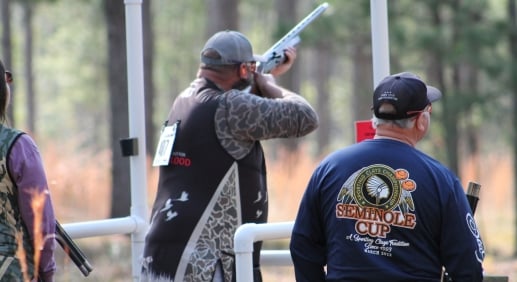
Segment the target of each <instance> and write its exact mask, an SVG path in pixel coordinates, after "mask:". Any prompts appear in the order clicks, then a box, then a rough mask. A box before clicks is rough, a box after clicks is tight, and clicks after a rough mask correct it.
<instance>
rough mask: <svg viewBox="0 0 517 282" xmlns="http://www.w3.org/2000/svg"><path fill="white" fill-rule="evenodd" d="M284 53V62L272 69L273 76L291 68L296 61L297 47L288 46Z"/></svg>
mask: <svg viewBox="0 0 517 282" xmlns="http://www.w3.org/2000/svg"><path fill="white" fill-rule="evenodd" d="M284 55H285V60H284V62H283V63H281V64H279V65H278V66H276V67H275V68H274V69H272V70H271V74H272V75H273V76H280V75H282V74H284V73H285V72H287V71H288V70H289V69H290V68H291V66H292V65H293V63H294V61H295V60H296V48H295V47H288V48H287V49H286V50H285V52H284Z"/></svg>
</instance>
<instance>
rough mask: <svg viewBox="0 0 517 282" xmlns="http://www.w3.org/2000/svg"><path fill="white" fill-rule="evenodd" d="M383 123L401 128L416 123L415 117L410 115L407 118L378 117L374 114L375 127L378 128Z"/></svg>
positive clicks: (373, 122) (373, 123) (373, 124)
mask: <svg viewBox="0 0 517 282" xmlns="http://www.w3.org/2000/svg"><path fill="white" fill-rule="evenodd" d="M383 124H392V125H396V126H398V127H400V128H411V127H413V126H414V125H415V119H414V118H412V117H410V118H406V119H394V120H391V119H382V118H378V117H376V116H375V115H373V116H372V126H373V128H377V127H378V126H379V125H383Z"/></svg>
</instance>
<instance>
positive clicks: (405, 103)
mask: <svg viewBox="0 0 517 282" xmlns="http://www.w3.org/2000/svg"><path fill="white" fill-rule="evenodd" d="M441 97H442V93H441V92H440V90H438V89H437V88H435V87H433V86H429V85H426V84H425V82H423V81H422V80H421V79H420V77H418V76H417V75H415V74H413V73H410V72H402V73H398V74H394V75H390V76H387V77H386V78H384V79H383V80H382V81H381V82H380V83H379V85H378V86H377V87H376V88H375V90H374V92H373V112H374V114H375V116H376V117H377V118H381V119H388V120H397V119H406V118H410V117H413V116H415V115H417V114H418V113H419V112H420V111H422V110H424V109H425V107H426V106H427V105H429V104H430V103H432V102H434V101H437V100H438V99H440V98H441ZM384 103H389V104H391V105H393V107H395V110H396V112H395V113H380V112H379V109H380V107H381V105H382V104H384Z"/></svg>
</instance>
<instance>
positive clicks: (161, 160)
mask: <svg viewBox="0 0 517 282" xmlns="http://www.w3.org/2000/svg"><path fill="white" fill-rule="evenodd" d="M179 123H180V122H179V121H177V122H175V123H174V124H173V125H169V126H166V127H164V128H163V130H162V133H161V135H160V141H159V142H158V147H157V148H156V154H155V155H154V160H153V166H162V165H168V164H169V161H170V158H171V153H172V148H173V147H174V141H175V140H176V131H177V130H178V125H179Z"/></svg>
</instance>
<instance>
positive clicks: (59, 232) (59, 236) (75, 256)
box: [56, 220, 93, 277]
mask: <svg viewBox="0 0 517 282" xmlns="http://www.w3.org/2000/svg"><path fill="white" fill-rule="evenodd" d="M56 241H57V242H58V243H59V245H61V248H63V251H65V253H66V254H67V255H68V256H69V257H70V259H72V261H73V262H74V263H75V265H76V266H77V268H79V270H80V271H81V272H82V274H83V275H84V277H86V276H88V275H89V274H90V272H91V271H92V270H93V267H92V266H91V264H90V263H89V262H88V259H87V258H86V256H85V255H84V253H83V252H82V251H81V249H79V247H78V246H77V245H76V244H75V242H74V241H73V240H72V238H70V236H69V235H68V233H66V231H65V229H63V227H62V226H61V224H59V222H58V221H57V220H56Z"/></svg>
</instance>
